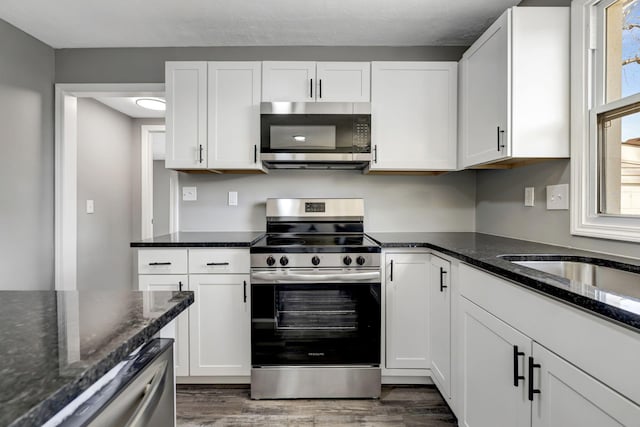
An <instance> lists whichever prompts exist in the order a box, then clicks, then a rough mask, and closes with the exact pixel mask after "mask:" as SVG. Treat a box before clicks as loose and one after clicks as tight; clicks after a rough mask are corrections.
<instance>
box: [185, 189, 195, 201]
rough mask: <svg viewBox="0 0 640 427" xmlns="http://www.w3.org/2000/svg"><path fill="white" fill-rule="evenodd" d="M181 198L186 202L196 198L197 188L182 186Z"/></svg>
mask: <svg viewBox="0 0 640 427" xmlns="http://www.w3.org/2000/svg"><path fill="white" fill-rule="evenodd" d="M182 200H184V201H186V202H193V201H195V200H198V189H197V188H196V187H182Z"/></svg>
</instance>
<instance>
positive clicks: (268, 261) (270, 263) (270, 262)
mask: <svg viewBox="0 0 640 427" xmlns="http://www.w3.org/2000/svg"><path fill="white" fill-rule="evenodd" d="M275 263H276V259H275V258H274V257H272V256H271V255H269V256H268V257H267V265H268V266H269V267H271V266H273V264H275Z"/></svg>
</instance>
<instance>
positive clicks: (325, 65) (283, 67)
mask: <svg viewBox="0 0 640 427" xmlns="http://www.w3.org/2000/svg"><path fill="white" fill-rule="evenodd" d="M370 86H371V73H370V63H369V62H317V63H316V62H304V61H294V62H285V61H265V62H263V63H262V101H263V102H369V100H370Z"/></svg>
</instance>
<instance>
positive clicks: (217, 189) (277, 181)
mask: <svg viewBox="0 0 640 427" xmlns="http://www.w3.org/2000/svg"><path fill="white" fill-rule="evenodd" d="M475 174H476V173H475V172H474V171H465V172H456V173H450V174H444V175H440V176H390V175H385V176H381V175H363V174H361V173H360V171H311V170H301V171H296V170H271V171H269V174H267V175H232V174H230V175H208V174H206V175H204V174H186V173H181V174H180V187H181V188H182V187H184V186H195V187H197V192H198V200H197V201H194V202H185V201H180V230H181V231H256V230H257V231H259V230H264V229H265V201H266V199H268V198H278V197H279V198H297V197H321V198H322V197H357V198H363V199H364V200H365V230H367V231H474V229H475V202H476V194H475ZM229 191H237V192H238V206H228V205H227V195H228V192H229Z"/></svg>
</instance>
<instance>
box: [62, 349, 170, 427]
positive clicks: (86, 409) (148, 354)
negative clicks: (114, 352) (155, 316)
mask: <svg viewBox="0 0 640 427" xmlns="http://www.w3.org/2000/svg"><path fill="white" fill-rule="evenodd" d="M117 368H119V369H118V370H117V373H115V375H114V376H113V378H112V379H111V380H109V381H108V382H107V383H106V384H105V385H104V386H103V387H102V388H100V389H99V390H98V391H97V392H96V393H95V394H93V395H92V396H91V397H89V398H88V399H87V400H86V401H84V403H82V404H81V405H80V406H78V408H77V409H76V410H75V411H74V412H73V413H72V414H71V415H70V416H69V417H67V418H65V419H64V421H62V423H61V424H60V425H61V426H64V427H67V426H69V427H76V426H90V427H125V426H126V427H146V426H149V427H152V426H153V427H165V426H166V427H169V426H174V425H175V381H174V375H173V340H172V339H166V338H158V339H154V340H153V341H151V342H149V343H148V344H146V345H145V346H144V347H142V348H141V349H140V351H138V352H137V353H134V354H132V355H130V356H129V357H128V358H127V359H126V360H125V361H124V362H122V363H121V364H120V365H118V367H117ZM114 369H115V368H114Z"/></svg>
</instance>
